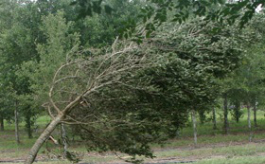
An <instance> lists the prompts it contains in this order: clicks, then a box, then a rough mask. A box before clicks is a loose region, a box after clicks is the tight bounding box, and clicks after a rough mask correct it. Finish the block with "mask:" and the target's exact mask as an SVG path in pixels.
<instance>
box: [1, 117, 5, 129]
mask: <svg viewBox="0 0 265 164" xmlns="http://www.w3.org/2000/svg"><path fill="white" fill-rule="evenodd" d="M0 124H1V127H0V130H1V131H4V130H5V125H4V118H3V117H2V116H1V117H0Z"/></svg>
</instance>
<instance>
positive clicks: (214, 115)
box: [213, 108, 217, 130]
mask: <svg viewBox="0 0 265 164" xmlns="http://www.w3.org/2000/svg"><path fill="white" fill-rule="evenodd" d="M213 130H217V123H216V111H215V108H213Z"/></svg>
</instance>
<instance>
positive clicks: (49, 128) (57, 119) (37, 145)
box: [25, 114, 64, 164]
mask: <svg viewBox="0 0 265 164" xmlns="http://www.w3.org/2000/svg"><path fill="white" fill-rule="evenodd" d="M63 117H64V114H59V115H58V116H57V117H55V118H54V120H52V121H51V122H50V124H49V125H48V126H47V128H46V129H45V130H44V131H43V132H42V133H41V135H40V137H39V138H38V139H37V141H36V142H35V144H34V145H33V146H32V148H31V150H30V153H29V155H28V158H27V159H26V161H25V164H32V163H33V162H34V160H35V158H36V156H37V153H38V152H39V150H40V148H41V146H42V145H43V143H44V142H45V141H46V139H47V138H48V137H49V136H50V135H51V133H52V132H53V131H54V129H55V128H56V126H57V125H58V124H59V123H60V121H61V120H62V118H63Z"/></svg>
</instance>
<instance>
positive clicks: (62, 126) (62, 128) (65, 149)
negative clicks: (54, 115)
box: [61, 124, 68, 158]
mask: <svg viewBox="0 0 265 164" xmlns="http://www.w3.org/2000/svg"><path fill="white" fill-rule="evenodd" d="M61 130H62V142H63V155H64V158H66V155H67V149H68V144H67V135H66V129H65V125H64V124H61Z"/></svg>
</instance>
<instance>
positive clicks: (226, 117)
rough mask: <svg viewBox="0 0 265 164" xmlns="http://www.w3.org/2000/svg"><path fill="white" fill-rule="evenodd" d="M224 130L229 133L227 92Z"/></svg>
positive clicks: (225, 96) (225, 95)
mask: <svg viewBox="0 0 265 164" xmlns="http://www.w3.org/2000/svg"><path fill="white" fill-rule="evenodd" d="M224 132H225V134H228V133H229V122H228V103H227V94H224Z"/></svg>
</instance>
